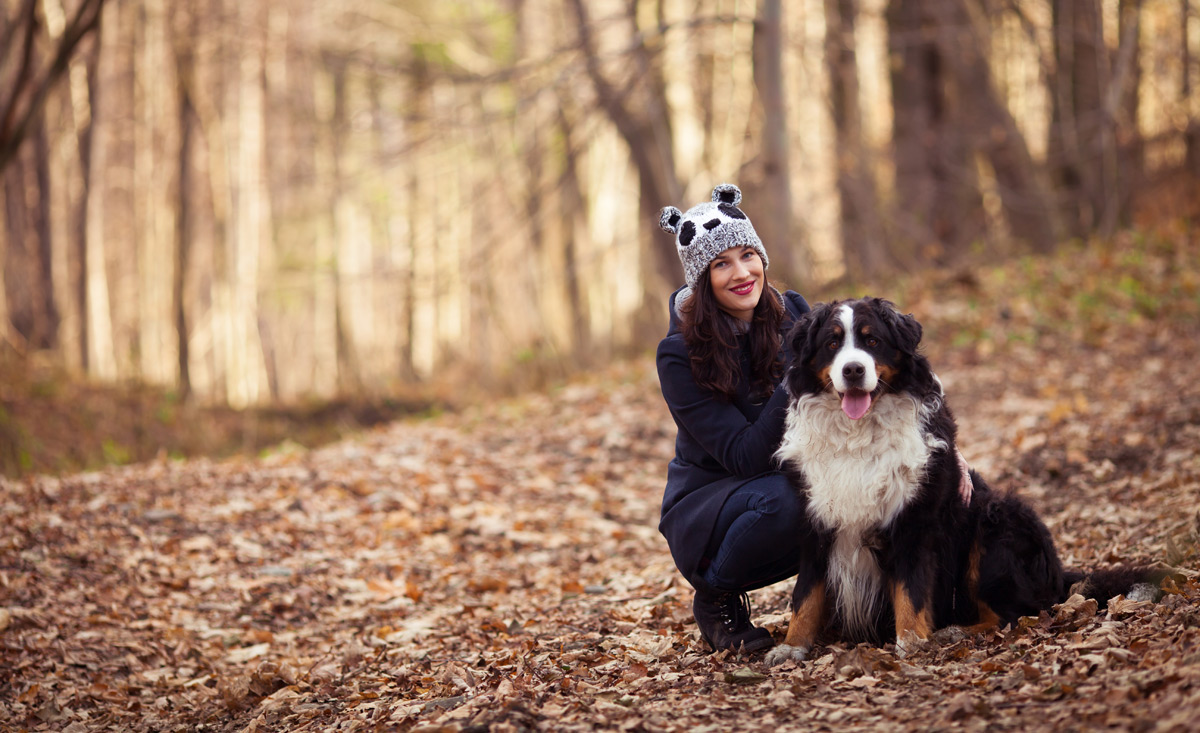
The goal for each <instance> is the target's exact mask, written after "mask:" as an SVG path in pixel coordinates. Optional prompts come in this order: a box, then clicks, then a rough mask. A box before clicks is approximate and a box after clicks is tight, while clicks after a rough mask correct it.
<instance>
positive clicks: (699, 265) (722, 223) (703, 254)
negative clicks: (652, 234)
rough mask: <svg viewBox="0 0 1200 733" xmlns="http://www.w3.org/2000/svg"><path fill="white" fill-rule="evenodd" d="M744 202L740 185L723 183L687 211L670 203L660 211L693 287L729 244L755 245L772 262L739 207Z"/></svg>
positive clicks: (732, 245) (659, 221)
mask: <svg viewBox="0 0 1200 733" xmlns="http://www.w3.org/2000/svg"><path fill="white" fill-rule="evenodd" d="M741 201H742V192H741V190H740V189H738V187H737V186H735V185H733V184H732V183H722V184H720V185H719V186H717V187H716V188H714V189H713V192H712V201H706V202H704V203H702V204H697V205H696V206H693V207H692V208H690V209H688V210H687V213H683V212H681V211H680V210H679V209H677V208H675V207H674V206H668V207H666V208H665V209H663V210H662V213H661V214H659V217H658V225H659V226H660V227H662V230H663V231H664V232H668V233H670V234H674V235H675V250H676V251H677V252H678V253H679V261H680V262H682V263H683V276H684V279H685V280H687V284H688V287H689V288H690V289H694V288H695V287H696V282H697V281H698V280H699V279H700V276H701V275H703V274H704V273H705V272H707V271H708V264H709V263H710V262H712V261H713V258H714V257H716V256H717V255H719V254H721V253H722V252H724V251H725V250H727V249H729V248H730V247H753V248H754V251H755V252H758V255H759V257H762V261H763V267H764V268H766V267H767V265H769V264H770V262H769V260H768V259H767V250H766V249H765V248H763V244H762V240H760V239H759V238H758V233H757V232H755V231H754V225H753V224H751V223H750V219H748V218H747V217H746V215H745V214H744V213H742V210H741V209H739V208H738V207H737V206H738V204H739V203H741ZM689 294H690V293H689ZM676 300H678V297H677V298H676Z"/></svg>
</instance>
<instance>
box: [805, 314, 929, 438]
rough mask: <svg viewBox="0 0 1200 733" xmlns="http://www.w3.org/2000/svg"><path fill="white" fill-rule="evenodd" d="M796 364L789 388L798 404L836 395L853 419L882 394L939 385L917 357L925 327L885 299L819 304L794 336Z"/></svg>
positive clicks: (917, 392)
mask: <svg viewBox="0 0 1200 733" xmlns="http://www.w3.org/2000/svg"><path fill="white" fill-rule="evenodd" d="M788 340H789V342H790V344H791V347H792V355H793V356H792V359H793V361H792V363H791V365H790V369H789V370H788V375H787V385H788V390H789V391H790V393H791V395H792V397H793V399H794V398H796V397H799V396H800V395H803V394H818V393H821V392H829V393H836V394H837V395H838V397H839V398H840V399H841V403H842V410H843V412H845V413H846V415H847V416H848V417H850V418H851V419H853V420H857V419H859V418H861V417H862V416H863V415H866V414H867V412H868V411H869V410H870V409H871V405H872V404H874V402H875V400H876V399H878V398H879V396H880V395H882V394H885V393H888V392H903V391H910V392H914V393H916V394H920V395H923V394H924V393H925V392H926V391H927V390H928V389H929V388H930V387H931V386H932V385H933V379H934V377H933V373H932V372H931V371H930V369H929V363H928V362H927V361H926V360H925V358H924V357H922V356H921V355H920V354H918V353H917V346H918V345H919V344H920V343H921V324H920V323H918V322H917V319H915V318H913V317H912V316H911V315H902V314H901V313H900V312H899V311H897V310H896V307H895V306H894V305H892V304H891V303H890V302H888V301H886V300H883V299H882V298H863V299H861V300H845V301H835V302H832V303H824V304H821V305H818V306H817V307H816V308H814V309H813V310H812V311H810V312H809V313H806V314H805V315H804V316H802V317H801V318H800V320H798V321H797V322H796V325H795V326H794V327H793V328H792V331H791V333H790V334H789V335H788Z"/></svg>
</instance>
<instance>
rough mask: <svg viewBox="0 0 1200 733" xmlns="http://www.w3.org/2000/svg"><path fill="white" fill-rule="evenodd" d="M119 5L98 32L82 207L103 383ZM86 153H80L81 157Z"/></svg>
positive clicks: (111, 373) (89, 325)
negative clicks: (110, 96) (107, 189)
mask: <svg viewBox="0 0 1200 733" xmlns="http://www.w3.org/2000/svg"><path fill="white" fill-rule="evenodd" d="M119 9H120V8H119V6H118V5H115V4H114V5H112V6H110V7H108V8H106V9H105V11H104V15H105V16H106V18H107V21H106V22H105V23H104V26H103V28H102V29H101V32H99V33H98V41H97V42H98V44H99V46H100V48H99V50H98V51H97V52H96V65H95V73H94V75H93V78H94V80H95V83H94V86H92V85H89V88H90V92H91V94H90V97H91V98H90V106H91V124H90V125H89V127H88V135H87V137H88V141H87V155H86V159H87V161H88V167H87V180H86V181H85V182H84V188H85V189H86V190H87V191H88V196H87V198H86V201H85V202H84V205H85V206H86V211H87V234H86V236H85V237H84V244H83V246H85V247H86V248H87V251H86V254H85V256H84V258H83V260H84V262H85V263H86V275H85V277H86V279H87V287H86V291H87V301H86V303H85V314H86V318H85V323H84V328H85V329H86V331H87V334H88V338H87V345H88V354H87V365H88V371H89V373H90V374H93V375H95V376H97V377H99V378H101V379H113V378H115V377H116V376H117V357H116V353H115V350H114V347H113V327H112V305H111V303H110V301H109V295H108V263H107V256H106V254H105V242H104V234H105V225H106V222H105V211H106V208H105V205H104V180H105V175H106V171H107V169H108V155H109V147H110V140H111V139H112V132H111V127H112V126H113V121H112V117H113V115H111V114H110V112H109V109H108V101H107V99H106V97H105V95H104V91H103V90H104V89H105V86H106V85H105V83H104V82H105V79H106V77H107V76H108V75H109V74H111V73H112V72H111V68H112V67H113V65H114V64H115V56H116V55H117V51H118V41H119V39H118V37H117V31H118V29H119V27H120V26H119V23H118V22H117V20H118V11H119ZM81 154H82V153H81Z"/></svg>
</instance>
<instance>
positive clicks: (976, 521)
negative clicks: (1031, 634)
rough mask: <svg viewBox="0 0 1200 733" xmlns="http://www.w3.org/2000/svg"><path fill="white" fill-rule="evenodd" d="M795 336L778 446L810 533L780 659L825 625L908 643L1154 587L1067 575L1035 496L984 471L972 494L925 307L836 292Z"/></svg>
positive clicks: (1146, 574) (1144, 573)
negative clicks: (908, 310)
mask: <svg viewBox="0 0 1200 733" xmlns="http://www.w3.org/2000/svg"><path fill="white" fill-rule="evenodd" d="M788 339H789V340H790V342H791V345H792V353H793V361H792V363H791V364H789V365H788V371H787V374H786V376H785V378H784V379H785V381H786V384H787V389H788V392H789V397H790V399H789V407H788V415H787V424H786V428H785V432H784V436H783V440H782V442H781V444H780V447H779V451H778V453H777V454H776V457H777V458H778V459H779V461H780V463H781V465H782V466H783V467H784V471H785V472H786V473H787V475H788V476H789V478H790V480H791V481H792V483H793V485H794V486H795V487H796V489H797V491H799V492H800V494H801V495H802V497H803V498H804V499H805V502H806V506H807V511H808V516H809V518H810V520H811V521H810V522H809V526H810V527H811V530H807V531H806V532H805V534H804V537H803V538H802V542H803V543H804V544H805V545H806V552H805V555H804V557H805V558H807V559H806V561H805V562H804V563H803V565H802V567H801V570H800V572H799V575H798V576H797V578H796V585H795V588H794V590H793V592H792V617H791V620H790V622H789V624H788V631H787V638H786V639H785V641H784V643H783V644H781V645H779V646H777V647H775V648H774V649H772V650H771V651H770V652H769V653H768V655H767V658H766V661H767V663H768V664H778V663H780V662H783V661H785V660H787V659H794V660H798V661H799V660H803V659H805V658H806V657H807V655H808V653H809V651H810V650H811V649H812V647H813V644H814V643H815V641H816V638H817V636H818V634H819V633H821V632H822V631H823V630H825V629H826V628H827V627H829V628H830V629H831V630H832V631H833V632H834V633H837V634H839V635H840V636H841V637H842V638H845V639H847V640H850V641H855V642H861V641H867V642H873V643H876V644H883V643H887V642H888V641H890V640H893V639H894V640H896V643H897V648H898V651H899V652H900V653H902V654H903V653H905V652H906V651H907V650H909V649H911V648H912V647H913V646H914V645H915V644H919V643H920V640H923V639H927V638H929V637H930V635H931V634H932V633H933V632H934V631H935V630H937V629H941V628H943V627H947V626H958V627H965V628H964V630H965V631H966V632H968V633H974V632H977V631H982V630H985V629H987V628H990V627H992V626H996V625H1003V624H1010V623H1014V622H1016V620H1017V618H1018V617H1020V616H1025V615H1036V614H1037V613H1038V611H1040V610H1042V609H1048V608H1049V607H1050V606H1052V605H1053V604H1055V603H1059V602H1062V601H1063V600H1065V599H1066V598H1067V597H1068V596H1069V595H1070V594H1071V592H1072V591H1073V590H1074V591H1075V592H1083V593H1084V594H1085V595H1090V596H1092V597H1095V598H1097V599H1100V600H1101V602H1103V601H1104V600H1107V599H1108V598H1109V597H1111V596H1114V595H1117V594H1119V593H1123V592H1127V591H1128V590H1129V589H1130V588H1131V587H1132V586H1133V585H1135V584H1137V583H1140V582H1149V583H1154V582H1156V576H1155V574H1154V572H1153V571H1151V570H1149V569H1147V568H1130V567H1126V568H1118V569H1111V570H1104V571H1099V572H1094V573H1090V574H1084V573H1081V572H1074V571H1067V570H1064V568H1063V566H1062V563H1061V562H1060V560H1059V557H1058V553H1057V551H1056V550H1055V548H1054V541H1053V540H1052V539H1051V537H1050V532H1049V531H1048V530H1047V528H1046V525H1045V524H1043V523H1042V521H1041V520H1040V519H1039V518H1038V516H1037V514H1036V513H1035V512H1034V511H1033V509H1032V508H1031V507H1030V506H1029V505H1028V504H1026V503H1025V502H1024V501H1022V500H1021V499H1020V498H1018V497H1017V496H1016V495H1014V494H1001V493H999V492H997V491H995V490H993V489H992V488H991V487H989V486H988V485H987V483H986V482H985V481H984V480H983V479H982V478H981V477H980V476H979V474H977V473H976V472H974V471H971V472H970V478H971V484H970V486H972V487H973V489H972V490H971V491H969V492H963V491H961V490H960V483H961V484H963V485H967V484H965V482H962V476H963V474H962V471H963V466H964V465H965V464H962V463H961V462H960V459H959V458H958V451H957V448H956V447H955V435H956V432H957V429H956V426H955V422H954V416H953V415H952V414H951V412H950V408H949V407H948V406H947V404H946V398H945V393H944V392H943V389H942V384H941V381H940V380H939V379H938V377H937V375H936V374H934V372H933V370H932V369H931V368H930V364H929V361H928V360H927V359H926V358H925V357H924V356H923V355H921V354H920V353H918V350H917V347H918V344H919V343H920V341H921V325H920V324H919V323H918V322H917V320H916V319H915V318H913V316H911V315H902V314H901V313H899V312H898V311H897V310H896V308H895V307H894V306H893V305H892V304H891V303H890V302H888V301H886V300H882V299H880V298H864V299H861V300H851V301H842V302H833V303H827V304H823V305H819V306H817V307H816V308H815V309H813V310H812V311H811V312H810V313H807V314H805V316H803V317H802V318H801V319H800V320H799V322H798V323H797V324H796V325H795V326H794V328H793V330H792V331H791V333H790V334H789V335H788ZM1157 579H1161V577H1157Z"/></svg>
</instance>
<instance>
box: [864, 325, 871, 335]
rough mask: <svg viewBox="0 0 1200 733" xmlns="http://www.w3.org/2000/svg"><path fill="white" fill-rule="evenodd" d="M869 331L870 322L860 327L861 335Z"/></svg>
mask: <svg viewBox="0 0 1200 733" xmlns="http://www.w3.org/2000/svg"><path fill="white" fill-rule="evenodd" d="M869 333H871V324H869V323H868V324H867V325H865V326H863V327H862V335H863V336H866V335H868V334H869Z"/></svg>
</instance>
